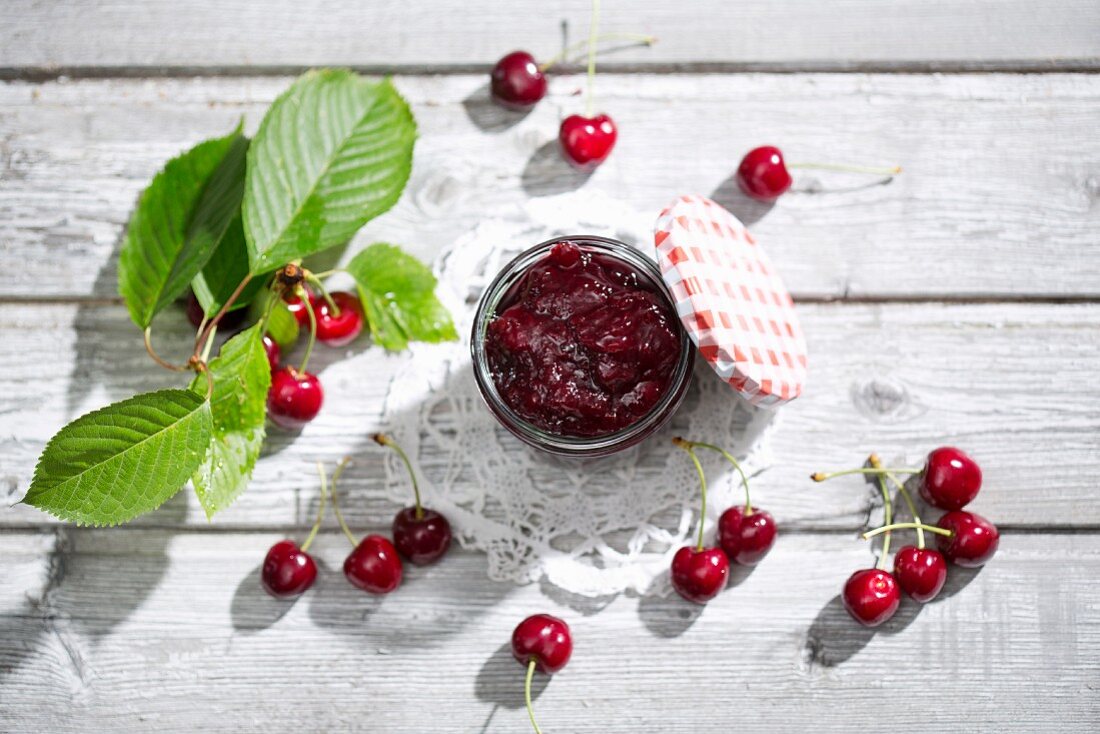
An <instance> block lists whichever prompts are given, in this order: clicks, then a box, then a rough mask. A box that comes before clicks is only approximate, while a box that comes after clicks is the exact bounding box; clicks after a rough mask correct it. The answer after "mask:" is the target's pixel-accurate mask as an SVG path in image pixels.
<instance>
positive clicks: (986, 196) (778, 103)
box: [0, 74, 1100, 298]
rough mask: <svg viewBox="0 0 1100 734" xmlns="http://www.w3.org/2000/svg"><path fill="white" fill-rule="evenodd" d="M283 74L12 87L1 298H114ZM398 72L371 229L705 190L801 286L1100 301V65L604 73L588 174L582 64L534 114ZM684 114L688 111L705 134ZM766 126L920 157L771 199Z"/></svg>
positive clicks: (871, 151) (779, 135)
mask: <svg viewBox="0 0 1100 734" xmlns="http://www.w3.org/2000/svg"><path fill="white" fill-rule="evenodd" d="M288 81H289V80H288V79H283V78H278V79H267V78H265V79H256V78H248V79H203V80H164V79H160V80H143V81H136V80H106V81H105V80H98V81H97V80H84V81H79V82H72V83H48V84H42V85H29V84H22V83H8V84H2V85H0V258H3V260H4V262H9V263H19V264H20V267H19V268H14V269H10V270H11V272H10V273H8V280H7V286H6V289H5V294H4V295H5V296H7V297H32V298H49V297H56V296H64V297H77V296H81V297H82V296H89V295H90V296H94V297H109V296H114V295H115V293H116V273H115V259H116V258H115V255H114V253H115V252H116V248H117V246H118V241H119V237H120V234H121V231H122V228H123V226H124V224H125V222H126V220H127V218H128V216H129V212H130V210H131V208H132V206H133V204H134V201H135V199H136V197H137V194H138V192H139V191H140V190H141V189H142V187H143V186H144V185H145V184H146V183H147V182H148V180H149V179H150V178H151V176H152V175H153V173H154V172H155V171H156V170H157V168H158V167H159V166H161V165H162V164H163V163H164V161H165V160H166V159H167V158H168V157H170V156H171V155H174V154H175V153H177V152H179V151H180V150H182V149H184V148H186V147H188V146H189V145H191V144H193V143H194V142H196V141H197V140H200V139H202V138H204V137H207V136H211V135H214V134H219V133H222V132H224V131H226V130H229V129H230V128H231V127H232V126H233V125H235V124H236V122H237V120H238V119H239V118H240V116H241V115H245V116H247V118H248V122H249V124H250V125H251V126H253V127H254V126H255V125H256V124H258V122H259V119H260V117H261V116H262V114H263V110H264V109H265V108H266V105H267V104H268V103H269V102H270V101H271V100H272V98H273V97H274V95H276V94H277V93H278V92H279V91H280V90H282V89H283V88H285V86H286V84H287V83H288ZM397 83H398V86H399V87H400V88H401V89H402V91H403V92H404V93H405V94H406V95H407V96H408V97H409V99H410V100H411V102H412V103H413V106H414V108H415V112H416V116H417V119H418V122H419V125H420V132H421V136H420V140H419V142H418V144H417V155H416V163H415V166H414V172H413V176H412V179H411V182H410V185H409V188H408V190H407V191H406V193H405V195H404V197H403V198H402V200H401V202H400V203H399V204H398V206H397V207H396V208H395V209H394V210H393V211H391V212H390V213H388V214H386V215H385V216H383V217H381V218H379V219H377V220H375V221H374V222H372V223H371V224H370V225H369V226H368V227H367V228H366V229H365V230H364V231H363V232H362V233H361V235H360V237H359V240H358V241H359V243H360V244H365V243H367V242H371V241H374V240H375V239H383V238H384V239H387V240H389V241H397V242H404V243H406V244H407V245H410V246H411V247H412V248H413V249H414V250H416V251H417V252H418V253H420V254H422V255H425V256H431V255H434V254H435V253H437V252H438V251H439V250H440V249H441V248H442V247H444V246H445V245H447V244H449V243H450V242H452V241H453V240H454V239H455V238H456V237H457V236H458V235H460V234H462V233H464V232H465V231H468V230H469V229H471V228H472V227H474V226H475V225H476V224H477V223H479V222H481V221H484V220H486V219H489V218H493V217H504V216H510V215H511V216H515V213H516V212H517V211H519V210H520V208H521V207H523V206H525V205H527V203H528V202H529V201H530V200H531V199H532V198H534V200H536V201H538V200H540V199H541V197H545V196H547V195H548V194H555V193H561V192H565V191H569V190H572V189H575V188H578V187H580V186H584V187H585V190H587V191H592V192H603V193H607V194H610V195H612V196H615V197H618V198H620V199H622V200H623V201H625V202H626V203H628V204H630V205H633V206H635V207H637V208H638V209H639V210H641V211H652V212H654V213H656V212H657V211H659V210H660V209H661V207H663V206H664V205H666V204H667V203H668V201H669V199H670V198H671V197H672V196H674V195H676V194H681V193H687V192H701V193H704V194H711V195H713V196H714V197H715V198H717V199H718V200H719V201H720V202H721V203H723V204H726V205H727V206H729V207H730V208H731V209H732V210H734V211H735V213H737V214H738V215H740V216H741V217H742V218H744V219H746V220H747V221H748V222H749V223H750V226H751V227H752V229H753V231H754V233H755V234H756V235H758V237H759V239H760V240H761V241H762V242H763V243H765V245H766V246H767V247H768V249H769V250H770V252H771V254H772V256H773V258H774V259H775V260H776V261H777V262H778V263H779V265H780V266H781V268H782V270H783V273H784V276H785V278H786V280H787V283H788V286H789V287H790V288H791V289H792V290H793V291H794V292H795V293H796V295H798V296H802V297H815V298H837V297H871V298H874V297H880V296H887V297H908V296H912V297H919V298H927V297H941V296H951V297H959V296H977V297H1011V298H1016V297H1030V296H1055V297H1098V296H1100V242H1098V241H1097V238H1096V236H1095V233H1096V231H1097V230H1098V229H1100V206H1096V201H1097V196H1098V195H1100V185H1098V183H1097V181H1098V180H1100V171H1097V169H1096V168H1095V163H1096V161H1098V160H1100V137H1098V136H1096V135H1095V134H1094V132H1095V121H1096V119H1097V115H1098V113H1100V76H1088V75H1062V74H1055V75H949V76H924V75H902V76H896V75H867V76H865V75H685V76H680V75H673V76H650V75H644V76H610V75H609V76H605V77H602V78H601V80H600V82H599V85H598V91H599V94H600V104H601V107H602V108H604V109H606V110H608V111H609V112H610V113H612V114H614V116H615V118H616V120H617V121H618V123H619V126H620V130H621V137H620V141H619V144H618V148H617V150H616V151H615V153H614V154H613V156H612V157H611V159H610V160H609V161H608V163H607V164H606V165H604V166H603V167H602V168H601V169H600V170H599V171H597V172H596V173H595V174H594V175H592V177H591V178H590V179H587V180H585V178H584V177H583V176H578V174H576V173H574V172H572V170H571V169H569V168H568V167H567V166H566V165H565V164H564V163H563V162H561V160H560V159H559V157H558V155H557V151H556V150H555V143H554V141H555V140H556V135H557V126H558V121H559V120H560V119H561V117H562V116H563V115H564V114H566V113H568V112H571V111H574V110H577V109H579V105H580V103H579V101H578V100H577V98H576V97H574V96H573V93H574V92H575V91H576V90H577V89H578V88H579V87H580V85H581V83H582V81H581V79H580V78H579V77H575V76H573V77H564V78H558V79H556V80H555V82H554V83H553V85H552V93H551V96H550V98H549V99H548V100H547V101H545V102H544V103H543V104H542V105H540V106H539V107H538V108H537V109H536V110H535V111H534V112H532V113H531V114H530V115H528V116H527V117H525V118H523V119H517V117H516V116H514V115H513V114H512V113H507V112H504V111H502V110H500V109H498V108H497V107H495V106H494V105H492V104H491V103H490V102H489V101H488V100H487V98H486V89H485V78H484V77H483V76H459V77H402V78H399V79H398V82H397ZM945 110H949V111H950V114H945ZM675 120H683V121H685V123H684V124H687V123H686V121H688V120H690V121H691V123H690V124H691V132H690V134H678V133H676V132H675V130H676V123H675V122H674V121H675ZM810 121H812V122H810ZM808 123H809V124H808ZM1036 141H1042V144H1041V145H1040V144H1037V143H1036ZM762 143H775V144H778V145H781V146H783V148H784V149H785V150H786V151H787V153H788V157H789V158H790V159H791V160H796V159H798V160H831V161H851V162H864V163H892V162H896V163H900V164H902V165H903V166H905V168H906V172H905V173H904V174H903V175H902V176H901V177H899V178H898V179H896V180H895V181H894V182H893V183H889V184H888V185H880V184H882V183H883V182H882V181H880V180H877V179H870V180H868V179H867V178H866V177H862V176H856V177H852V176H850V175H841V174H822V173H816V172H810V171H803V172H801V173H799V174H798V183H797V184H796V188H797V189H798V191H795V192H792V193H789V194H788V195H786V196H785V197H783V198H782V199H781V200H780V201H779V202H778V203H777V204H776V205H775V206H774V207H772V208H770V209H769V207H767V206H762V205H759V204H756V203H753V202H750V201H749V200H747V199H746V198H745V197H743V196H742V195H741V194H740V193H739V192H738V191H737V187H736V185H735V184H734V183H733V181H732V179H731V178H730V176H731V174H732V171H733V170H734V169H735V168H736V166H737V163H738V161H739V159H740V156H741V155H742V154H743V153H744V152H745V151H746V150H747V149H749V148H751V147H753V146H755V145H758V144H762Z"/></svg>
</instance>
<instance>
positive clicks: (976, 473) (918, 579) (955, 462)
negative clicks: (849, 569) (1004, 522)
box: [811, 446, 1000, 627]
mask: <svg viewBox="0 0 1100 734" xmlns="http://www.w3.org/2000/svg"><path fill="white" fill-rule="evenodd" d="M869 463H870V464H871V466H870V467H867V468H860V469H854V470H847V471H840V472H833V473H830V474H823V473H820V472H818V473H815V474H813V475H811V478H812V479H813V480H814V481H818V482H820V481H824V480H826V479H830V478H832V477H834V476H840V475H844V474H854V473H861V474H872V475H874V476H875V477H876V478H877V480H878V482H879V485H880V487H881V489H882V491H883V497H884V501H886V502H887V517H886V524H885V525H883V526H882V527H880V528H876V529H874V530H871V531H868V532H866V533H864V534H863V537H864V538H865V539H867V538H871V537H873V536H875V535H879V534H882V533H890V532H891V531H894V530H902V529H912V530H916V531H917V545H915V546H913V545H907V546H905V547H903V548H901V549H900V550H898V552H897V553H896V554H895V556H894V570H893V573H890V572H888V571H886V570H885V561H886V557H887V553H888V552H889V545H888V541H889V535H887V542H885V543H884V545H883V551H882V556H881V560H880V563H879V566H878V567H876V568H868V569H862V570H860V571H856V572H855V573H854V574H852V575H851V577H849V579H848V581H847V582H846V583H845V584H844V592H843V594H842V599H843V602H844V607H845V609H847V610H848V613H849V614H851V615H852V617H853V618H855V619H856V621H858V622H860V623H861V624H863V625H866V626H868V627H876V626H878V625H880V624H882V623H884V622H886V621H887V620H888V619H890V618H891V617H893V616H894V613H895V612H897V610H898V607H899V606H900V604H901V592H903V591H904V592H905V593H906V594H908V595H909V596H910V597H911V598H912V599H913V600H915V601H917V602H920V603H922V604H924V603H926V602H929V601H931V600H932V599H934V598H936V596H937V595H938V594H939V593H940V591H941V590H942V589H943V586H944V583H946V581H947V562H948V561H950V562H952V563H954V564H955V565H957V566H961V567H963V568H977V567H979V566H983V565H985V563H987V562H988V561H989V559H991V558H992V557H993V555H994V554H995V553H996V552H997V546H998V545H999V543H1000V533H999V532H998V530H997V527H996V526H995V525H994V524H993V523H991V522H990V521H989V520H987V519H985V518H984V517H982V516H981V515H978V514H977V513H974V512H967V511H965V510H963V509H962V508H964V507H965V506H966V505H968V504H970V502H972V501H973V500H974V498H975V497H977V496H978V492H979V491H980V490H981V487H982V470H981V467H979V466H978V463H977V462H976V461H974V460H973V459H972V458H970V457H969V456H968V455H967V454H966V453H964V452H963V451H960V450H959V449H957V448H954V447H952V446H943V447H940V448H937V449H935V450H933V451H932V452H930V453H929V454H928V457H927V458H926V459H925V463H924V467H923V468H921V469H887V468H883V467H882V464H881V462H880V461H879V459H878V457H877V456H875V455H873V454H872V456H871V458H870V462H869ZM897 474H919V475H920V483H919V488H920V495H921V497H922V498H923V499H924V501H925V502H927V503H928V504H929V505H931V506H933V507H936V508H938V509H941V510H946V511H947V512H946V513H945V514H944V515H943V516H942V517H940V519H939V521H938V522H937V523H936V524H935V525H925V524H924V523H922V522H921V520H920V516H919V515H918V514H917V510H916V505H915V504H914V503H913V501H912V498H911V497H910V496H909V491H908V490H907V489H906V487H905V485H904V484H902V483H901V482H900V481H898V480H897V479H896V476H895V475H897ZM887 478H889V479H890V480H891V481H892V482H894V484H895V485H896V486H897V488H898V491H899V493H900V494H901V496H902V497H903V498H904V499H905V501H906V504H908V506H909V511H910V513H911V514H912V515H913V521H912V522H902V523H891V522H890V519H891V518H890V511H891V510H890V506H889V494H888V491H887V489H886V485H885V479H887ZM926 532H927V533H932V534H934V535H935V536H936V547H937V549H936V550H934V549H931V548H926V547H925V544H924V533H926Z"/></svg>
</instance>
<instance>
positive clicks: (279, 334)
mask: <svg viewBox="0 0 1100 734" xmlns="http://www.w3.org/2000/svg"><path fill="white" fill-rule="evenodd" d="M270 298H271V296H270V295H264V297H263V298H257V299H256V300H254V301H253V302H252V308H251V309H250V310H249V312H248V320H249V321H257V322H258V321H260V320H261V319H263V318H264V312H265V310H266V309H267V304H268V300H269V299H270ZM264 326H265V327H266V331H267V333H268V335H269V336H270V337H271V338H272V339H274V340H275V343H276V344H278V345H279V349H281V350H283V352H286V353H289V352H290V350H292V349H294V345H295V344H297V343H298V332H299V330H300V328H301V327H300V326H299V324H298V319H297V318H296V317H295V316H294V314H292V313H291V312H290V309H288V308H287V306H286V302H285V301H283V299H281V298H277V299H275V302H274V303H273V304H272V305H271V311H270V312H269V313H268V314H267V321H266V323H265V324H264Z"/></svg>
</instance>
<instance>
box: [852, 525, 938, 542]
mask: <svg viewBox="0 0 1100 734" xmlns="http://www.w3.org/2000/svg"><path fill="white" fill-rule="evenodd" d="M892 530H925V531H927V532H929V533H935V534H936V535H942V536H943V537H945V538H953V537H955V533H954V532H952V531H950V530H947V529H946V528H941V527H939V526H936V525H925V524H924V523H916V522H895V523H892V524H890V525H883V526H882V527H881V528H875V529H874V530H868V531H867V532H866V533H864V534H863V536H862V537H863V539H864V540H870V539H871V538H873V537H875V536H876V535H880V534H882V533H889V532H890V531H892Z"/></svg>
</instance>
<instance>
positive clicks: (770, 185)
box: [737, 145, 791, 201]
mask: <svg viewBox="0 0 1100 734" xmlns="http://www.w3.org/2000/svg"><path fill="white" fill-rule="evenodd" d="M737 183H738V185H740V187H741V190H742V191H744V192H745V194H746V195H747V196H750V197H752V198H753V199H757V200H759V201H775V200H776V199H778V198H779V197H780V196H781V195H782V194H783V192H785V191H786V190H787V189H789V188H790V187H791V174H790V172H789V171H787V164H786V163H784V162H783V153H781V152H780V150H779V148H776V147H774V146H772V145H762V146H760V147H759V148H753V149H752V150H750V151H749V152H748V153H746V154H745V157H744V158H742V159H741V165H739V166H738V167H737Z"/></svg>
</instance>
